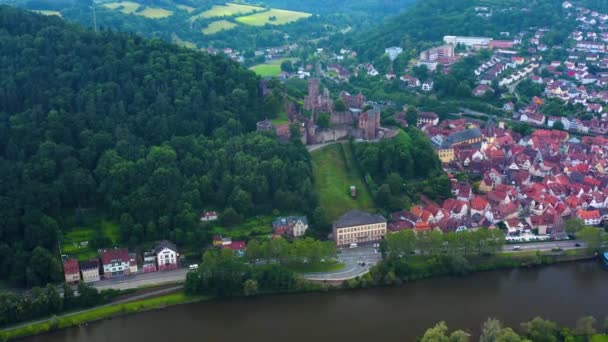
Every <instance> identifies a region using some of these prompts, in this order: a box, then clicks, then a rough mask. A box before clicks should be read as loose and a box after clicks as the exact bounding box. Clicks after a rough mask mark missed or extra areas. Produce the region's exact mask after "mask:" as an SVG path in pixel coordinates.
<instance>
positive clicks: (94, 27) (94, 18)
mask: <svg viewBox="0 0 608 342" xmlns="http://www.w3.org/2000/svg"><path fill="white" fill-rule="evenodd" d="M91 2H92V3H93V30H95V32H97V13H96V12H95V0H91Z"/></svg>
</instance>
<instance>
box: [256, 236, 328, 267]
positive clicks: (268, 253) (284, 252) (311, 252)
mask: <svg viewBox="0 0 608 342" xmlns="http://www.w3.org/2000/svg"><path fill="white" fill-rule="evenodd" d="M336 255H337V249H336V245H335V244H334V243H333V242H332V241H319V240H315V239H312V238H304V239H296V240H294V241H293V242H292V243H290V242H288V241H287V240H285V239H283V238H274V239H271V240H269V241H265V242H259V241H257V240H252V241H250V242H249V244H248V245H247V251H246V252H245V256H246V257H247V259H248V260H249V261H251V262H260V261H261V262H266V263H269V262H279V263H281V264H302V263H310V264H317V263H320V262H325V261H327V262H329V261H330V260H331V259H333V258H335V257H336Z"/></svg>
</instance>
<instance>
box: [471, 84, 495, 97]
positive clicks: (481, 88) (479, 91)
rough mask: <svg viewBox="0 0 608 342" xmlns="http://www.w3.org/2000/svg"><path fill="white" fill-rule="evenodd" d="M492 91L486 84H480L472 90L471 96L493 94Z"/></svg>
mask: <svg viewBox="0 0 608 342" xmlns="http://www.w3.org/2000/svg"><path fill="white" fill-rule="evenodd" d="M493 92H494V89H492V87H490V86H489V85H487V84H480V85H478V86H477V87H475V89H473V96H477V97H481V96H484V95H485V94H486V93H493Z"/></svg>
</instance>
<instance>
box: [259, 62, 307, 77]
mask: <svg viewBox="0 0 608 342" xmlns="http://www.w3.org/2000/svg"><path fill="white" fill-rule="evenodd" d="M288 59H289V60H291V62H292V63H293V62H294V61H296V60H297V58H280V59H275V60H274V61H272V62H270V63H264V64H258V65H254V66H252V67H251V68H249V70H251V71H253V72H255V73H256V74H257V75H259V76H261V77H276V76H279V74H281V63H283V62H284V61H286V60H288Z"/></svg>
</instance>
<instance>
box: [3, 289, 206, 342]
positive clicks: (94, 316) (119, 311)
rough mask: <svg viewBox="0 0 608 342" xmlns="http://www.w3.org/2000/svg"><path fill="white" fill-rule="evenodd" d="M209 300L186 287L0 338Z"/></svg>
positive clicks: (7, 332) (51, 320)
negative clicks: (192, 293) (186, 290)
mask: <svg viewBox="0 0 608 342" xmlns="http://www.w3.org/2000/svg"><path fill="white" fill-rule="evenodd" d="M209 299H210V297H207V296H187V295H186V294H185V293H184V292H183V290H179V291H178V292H174V293H170V294H164V295H160V296H156V297H153V298H146V299H141V300H135V301H130V302H126V303H118V304H117V303H110V304H107V305H103V306H99V307H96V308H92V309H88V310H83V311H78V312H72V313H67V314H64V315H59V316H54V317H51V318H48V319H46V320H41V321H38V322H36V323H33V324H28V325H24V326H18V327H15V328H9V329H5V330H0V341H8V340H14V339H17V338H23V337H27V336H32V335H39V334H44V333H48V332H51V331H55V330H60V329H65V328H69V327H73V326H78V325H83V324H88V323H92V322H96V321H100V320H104V319H109V318H114V317H118V316H123V315H130V314H135V313H140V312H146V311H151V310H159V309H163V308H166V307H169V306H174V305H180V304H189V303H195V302H200V301H204V300H209Z"/></svg>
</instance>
